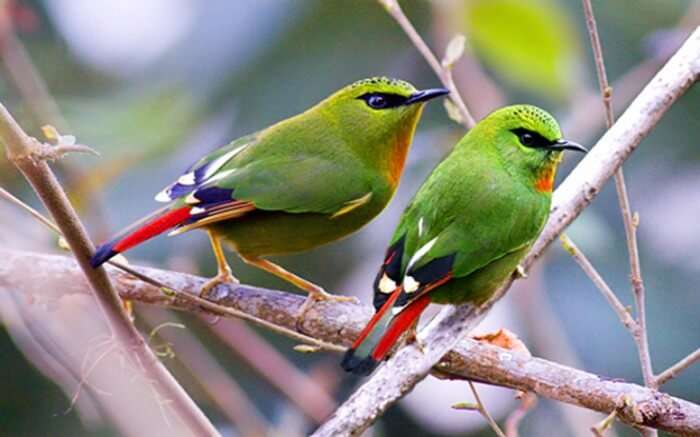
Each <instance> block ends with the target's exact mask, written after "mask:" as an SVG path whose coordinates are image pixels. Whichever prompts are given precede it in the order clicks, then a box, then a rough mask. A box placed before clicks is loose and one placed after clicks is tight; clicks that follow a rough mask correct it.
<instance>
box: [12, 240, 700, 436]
mask: <svg viewBox="0 0 700 437" xmlns="http://www.w3.org/2000/svg"><path fill="white" fill-rule="evenodd" d="M0 259H2V260H3V262H2V263H0V293H20V295H21V293H23V292H25V293H28V294H32V293H41V294H42V295H44V297H45V298H46V299H52V298H54V296H56V295H60V296H64V295H65V294H66V293H89V289H88V286H87V284H86V282H85V279H84V277H83V276H82V275H81V271H80V270H79V268H78V266H77V265H76V263H75V261H74V260H72V259H70V258H68V257H65V256H57V255H43V254H36V253H29V252H16V251H7V250H0ZM27 266H32V269H33V270H34V271H36V272H41V274H40V275H26V269H27ZM133 268H134V269H136V270H138V271H140V272H142V273H144V274H146V275H148V276H149V277H151V278H154V279H156V280H157V281H159V282H162V283H168V284H171V286H173V287H175V288H177V289H179V290H182V292H183V293H191V294H197V293H199V290H200V289H201V286H202V284H204V282H206V279H205V278H199V277H195V276H192V275H188V274H184V273H178V272H168V271H163V270H158V269H151V268H144V267H136V266H134V267H133ZM108 271H109V272H110V275H111V276H112V278H113V279H114V281H115V284H116V285H117V289H118V290H119V292H120V294H121V296H122V298H124V299H129V300H133V301H135V302H140V303H145V304H155V305H160V306H165V307H168V308H171V309H176V310H181V311H189V312H198V313H205V314H212V315H221V313H220V312H210V311H209V310H208V309H206V308H203V307H201V306H200V305H197V304H195V303H194V302H193V301H190V300H187V299H183V298H181V297H178V296H177V295H175V296H173V295H170V296H169V295H166V294H164V293H163V292H162V291H161V289H160V288H158V287H156V286H153V285H150V284H146V283H144V282H142V281H137V280H134V279H133V278H132V276H131V275H129V274H127V273H124V272H121V271H119V270H117V269H116V268H113V267H108ZM216 299H217V302H216V303H217V304H219V305H223V306H228V307H232V308H235V309H237V310H239V311H244V312H246V313H248V314H250V315H252V316H255V317H257V318H260V319H265V320H267V321H268V322H271V323H275V324H277V325H279V326H283V327H285V328H288V329H294V327H295V326H296V321H297V320H296V315H297V313H298V310H299V307H300V306H301V305H302V303H303V302H304V296H302V295H297V294H290V293H283V292H279V291H275V290H267V289H260V288H254V287H249V286H244V285H240V286H237V287H236V286H224V285H222V286H220V287H219V288H218V289H217V293H216ZM371 313H372V310H371V308H370V307H369V306H363V305H359V304H354V303H346V302H320V303H318V304H316V305H314V306H313V308H312V309H311V310H310V311H309V312H308V313H307V316H306V323H305V324H304V329H305V331H307V332H308V334H309V335H312V336H313V337H315V338H317V339H319V340H322V341H325V342H329V343H334V344H337V345H339V347H340V346H347V345H349V344H350V343H351V342H352V341H353V339H354V338H355V336H356V335H358V334H359V332H360V331H361V329H362V328H363V327H364V325H365V324H366V323H367V321H368V320H369V318H370V316H371ZM221 316H222V317H230V316H229V315H227V314H223V315H221ZM425 346H428V345H427V344H426V345H425ZM433 373H434V374H435V375H436V376H439V377H448V378H457V379H463V380H472V381H477V382H483V383H488V384H494V385H499V386H503V387H508V388H511V389H514V390H521V391H526V392H532V393H534V394H536V395H538V396H540V397H544V398H549V399H553V400H557V401H560V402H564V403H568V404H572V405H576V406H579V407H584V408H588V409H591V410H595V411H598V412H601V413H604V414H609V413H611V412H612V411H614V410H615V409H619V410H620V412H619V415H618V418H619V419H620V420H621V421H623V422H625V423H629V424H634V425H645V426H654V427H658V428H659V429H664V430H667V431H669V432H674V433H677V434H691V435H692V434H693V433H695V434H698V433H700V405H696V404H693V403H690V402H687V401H684V400H682V399H679V398H675V397H671V396H669V395H667V394H664V393H659V392H657V391H654V390H650V389H648V388H645V387H641V386H639V385H636V384H631V383H626V382H623V381H620V380H615V379H610V378H605V377H601V376H597V375H593V374H591V373H588V372H584V371H580V370H576V369H573V368H571V367H567V366H563V365H560V364H556V363H553V362H551V361H547V360H543V359H540V358H532V357H529V356H528V355H527V354H524V353H518V352H515V351H510V350H504V349H501V348H499V347H496V346H493V345H490V344H487V343H485V342H478V341H474V340H472V339H468V338H465V339H463V340H462V341H461V342H459V344H458V345H457V346H456V347H455V348H454V349H453V350H452V351H451V352H450V353H448V354H447V355H446V356H444V357H443V359H442V361H441V362H440V363H439V364H438V365H437V366H436V367H435V368H434V369H433ZM621 393H624V394H626V395H627V396H628V397H629V399H630V402H628V403H627V404H625V405H624V406H620V401H619V398H620V394H621ZM378 395H381V396H383V394H382V393H381V392H379V393H378Z"/></svg>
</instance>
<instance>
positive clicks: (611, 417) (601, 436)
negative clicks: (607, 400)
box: [591, 410, 617, 437]
mask: <svg viewBox="0 0 700 437" xmlns="http://www.w3.org/2000/svg"><path fill="white" fill-rule="evenodd" d="M616 417H617V410H615V411H613V412H612V413H610V414H608V415H607V416H606V417H605V419H603V420H601V421H600V422H598V423H596V424H595V425H593V426H592V427H591V432H592V433H593V435H594V436H595V437H605V432H606V431H607V430H608V429H610V427H611V426H612V424H613V423H615V418H616Z"/></svg>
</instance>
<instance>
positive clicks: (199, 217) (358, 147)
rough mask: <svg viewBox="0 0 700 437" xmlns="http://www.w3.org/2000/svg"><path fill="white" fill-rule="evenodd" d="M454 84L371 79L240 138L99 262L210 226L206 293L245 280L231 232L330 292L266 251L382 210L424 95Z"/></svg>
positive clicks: (260, 261)
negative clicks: (420, 86)
mask: <svg viewBox="0 0 700 437" xmlns="http://www.w3.org/2000/svg"><path fill="white" fill-rule="evenodd" d="M445 94H447V90H445V89H442V88H437V89H426V90H421V91H419V90H417V89H416V88H415V87H414V86H413V85H411V84H409V83H408V82H404V81H401V80H396V79H388V78H384V77H375V78H370V79H364V80H360V81H358V82H355V83H353V84H351V85H348V86H346V87H344V88H342V89H341V90H339V91H337V92H336V93H334V94H333V95H331V96H330V97H328V98H326V99H325V100H323V101H321V102H320V103H318V104H317V105H316V106H313V107H312V108H310V109H308V110H307V111H305V112H303V113H301V114H299V115H296V116H294V117H291V118H289V119H286V120H283V121H281V122H279V123H276V124H274V125H272V126H270V127H268V128H266V129H263V130H261V131H259V132H257V133H254V134H252V135H247V136H244V137H241V138H239V139H237V140H234V141H232V142H231V143H230V144H228V145H227V146H224V147H221V148H220V149H217V150H215V151H214V152H212V153H210V154H208V155H206V156H204V157H203V158H202V159H200V160H199V161H197V162H196V163H195V164H194V165H192V166H191V167H190V168H189V169H188V170H187V171H186V172H185V173H184V174H182V175H181V176H180V177H179V178H178V179H177V180H176V181H175V182H173V183H172V184H170V185H169V186H167V187H166V188H165V189H164V190H163V191H161V192H160V193H159V194H158V195H157V196H156V200H157V201H159V202H165V203H167V204H168V205H167V206H166V207H165V208H163V209H161V210H159V211H157V212H156V213H154V214H152V215H151V216H149V217H147V218H146V219H143V220H141V221H140V222H139V223H137V225H134V226H132V227H131V229H130V230H128V231H126V232H123V233H122V234H121V235H119V236H118V237H116V238H114V239H113V240H111V241H109V242H107V243H105V244H103V245H101V246H100V247H99V248H98V249H97V251H96V253H95V254H94V256H93V258H92V265H93V266H95V267H96V266H99V265H101V264H102V263H104V262H106V261H107V260H109V259H110V258H112V257H113V256H115V255H116V254H118V253H122V252H124V251H126V250H128V249H131V248H132V247H134V246H136V245H138V244H140V243H142V242H144V241H146V240H148V239H150V238H152V237H154V236H156V235H158V234H161V233H163V232H165V231H168V230H171V232H170V234H171V235H172V234H179V233H182V232H186V231H189V230H191V229H204V230H206V231H207V232H208V234H209V238H210V240H211V245H212V248H213V250H214V255H215V256H216V260H217V266H218V274H217V275H216V277H214V278H213V279H211V280H210V281H208V282H207V283H206V284H205V285H204V286H203V288H202V293H201V295H202V296H204V297H206V296H207V295H208V293H209V292H210V291H211V290H212V289H213V288H214V287H216V286H217V285H218V284H221V283H223V282H234V283H237V282H238V281H237V280H236V278H235V277H234V276H233V275H232V273H231V269H230V267H229V265H228V263H227V262H226V258H225V256H224V253H223V250H222V241H223V242H225V243H227V244H228V245H229V246H230V247H231V248H233V250H235V251H236V252H237V253H238V255H239V256H240V257H241V258H242V259H243V260H244V261H245V262H246V263H248V264H250V265H253V266H256V267H258V268H261V269H263V270H265V271H267V272H269V273H272V274H273V275H276V276H278V277H280V278H283V279H285V280H287V281H289V282H291V283H292V284H294V285H295V286H297V287H299V288H301V289H303V290H305V291H307V292H308V293H309V296H310V297H312V298H315V299H325V298H328V297H329V296H331V295H329V294H327V293H326V292H325V291H324V290H323V289H322V288H321V287H319V286H317V285H315V284H313V283H312V282H309V281H307V280H305V279H303V278H301V277H299V276H297V275H295V274H293V273H291V272H289V271H287V270H285V269H283V268H282V267H280V266H278V265H276V264H274V263H273V262H271V261H269V260H267V259H265V258H264V257H266V256H270V255H283V254H289V253H294V252H301V251H306V250H309V249H313V248H315V247H317V246H320V245H322V244H325V243H328V242H331V241H335V240H338V239H340V238H342V237H345V236H347V235H349V234H351V233H353V232H355V231H357V230H358V229H360V228H361V227H362V226H363V225H365V224H367V223H368V222H369V221H370V220H372V219H373V218H374V217H375V216H377V215H378V214H379V213H380V212H381V211H382V210H383V209H384V207H385V206H386V205H387V204H388V203H389V201H390V200H391V198H392V196H393V194H394V192H395V191H396V187H397V185H398V183H399V178H400V176H401V173H402V171H403V167H404V162H405V160H406V154H407V153H408V150H409V147H410V144H411V141H412V139H413V135H414V132H415V130H416V125H417V123H418V120H419V118H420V115H421V113H422V109H423V106H424V104H425V103H426V102H427V101H428V100H430V99H433V98H435V97H438V96H442V95H445ZM339 299H340V298H339ZM309 303H310V300H309V299H307V301H306V304H307V305H308V304H309ZM307 305H305V306H304V308H306V306H307ZM302 314H303V309H302Z"/></svg>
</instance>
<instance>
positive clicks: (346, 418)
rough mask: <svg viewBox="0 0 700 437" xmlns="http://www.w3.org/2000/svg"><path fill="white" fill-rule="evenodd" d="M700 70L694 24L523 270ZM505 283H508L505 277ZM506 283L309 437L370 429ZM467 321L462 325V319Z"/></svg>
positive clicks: (398, 357)
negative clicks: (482, 303)
mask: <svg viewBox="0 0 700 437" xmlns="http://www.w3.org/2000/svg"><path fill="white" fill-rule="evenodd" d="M698 75H700V29H698V30H696V31H695V32H694V33H693V34H692V35H691V36H690V37H689V38H688V40H687V41H686V42H685V43H684V44H683V46H682V47H681V48H680V49H679V51H678V52H677V53H676V54H675V55H674V56H673V57H672V58H671V60H670V61H669V62H668V63H667V64H666V66H664V67H663V68H662V69H661V71H660V72H659V73H658V74H657V75H656V76H655V78H654V79H653V80H652V81H651V82H650V83H649V84H648V85H647V86H646V87H645V88H644V90H643V91H642V92H641V93H640V94H639V96H638V97H637V98H636V99H635V100H634V101H633V102H632V103H631V104H630V106H629V108H628V109H627V110H626V111H625V113H624V114H623V115H622V116H621V117H620V120H619V121H618V123H616V124H615V125H614V126H613V127H612V128H610V129H609V130H608V131H607V132H606V133H605V135H603V137H602V138H601V139H600V140H599V141H598V143H597V145H596V146H595V147H594V148H593V149H592V150H591V152H589V153H588V155H587V156H586V157H585V158H584V159H583V160H582V161H581V163H580V164H579V165H578V166H577V167H576V168H575V169H574V170H573V171H572V172H571V174H570V175H569V176H568V177H567V178H566V179H565V180H564V182H563V183H562V184H561V185H560V186H559V188H558V189H557V190H556V192H555V193H554V196H553V201H552V213H551V214H550V217H549V220H548V222H547V224H546V225H545V228H544V230H543V232H542V234H541V235H540V237H539V239H538V240H537V242H535V244H534V246H533V248H532V250H531V252H530V254H529V255H528V256H527V257H526V258H525V260H524V261H523V263H522V264H523V266H524V267H525V268H527V267H529V266H530V265H531V264H532V263H533V262H534V261H535V260H537V258H539V257H540V256H541V255H542V253H543V251H544V249H545V248H546V247H547V246H548V245H549V244H550V243H551V242H552V241H553V240H554V238H556V237H557V235H559V234H560V233H561V232H562V231H563V229H564V228H565V227H566V226H567V225H568V224H569V223H571V221H573V220H574V219H575V218H576V217H577V216H578V215H579V214H580V213H581V211H583V209H584V208H585V207H586V206H588V205H589V204H590V203H591V201H592V200H593V199H594V198H595V196H596V195H597V194H598V193H599V192H600V190H601V189H602V187H603V185H604V184H605V182H606V181H607V180H608V179H609V178H610V177H611V176H612V175H613V174H614V172H615V171H617V169H618V168H619V167H620V166H621V165H622V163H623V162H624V161H625V160H626V159H627V157H628V156H629V155H630V154H631V153H632V152H633V151H634V150H635V149H636V147H637V146H638V145H639V143H640V142H641V140H642V139H643V138H644V137H645V136H646V135H648V133H649V132H651V131H652V130H653V128H654V127H655V126H656V124H657V123H658V121H659V120H660V119H661V117H662V116H663V114H664V113H665V112H666V111H667V110H668V109H669V108H670V107H671V105H672V104H673V103H674V102H675V100H676V99H678V98H679V97H680V96H681V95H683V94H684V93H685V92H686V91H687V90H688V88H690V86H691V85H692V84H693V83H695V81H696V80H697V78H698ZM511 282H512V281H511ZM509 285H510V283H507V284H505V285H504V287H503V288H502V289H501V290H500V291H499V292H497V293H496V294H495V295H494V296H493V298H492V299H490V300H489V301H488V302H486V303H485V304H484V305H482V306H480V307H478V308H477V309H474V308H473V307H469V306H461V307H457V308H447V309H445V310H444V311H443V312H441V313H440V314H439V315H438V316H437V317H436V318H435V319H433V321H432V322H431V323H430V324H428V326H427V327H426V328H424V329H423V331H422V332H421V334H420V335H419V339H420V340H421V342H422V343H423V344H424V345H425V346H424V347H423V348H422V349H421V348H418V347H417V346H415V345H408V346H406V347H404V348H402V349H400V350H399V351H398V352H397V353H396V354H395V355H394V356H393V357H392V358H390V359H389V360H388V361H387V362H386V364H384V365H383V366H382V367H380V368H379V369H378V370H377V371H376V372H375V373H374V375H373V376H372V377H371V378H370V379H369V380H368V381H367V382H365V384H363V385H362V386H361V387H360V388H359V389H358V390H357V391H356V392H355V393H354V394H353V395H352V396H351V397H350V398H349V399H348V400H347V401H346V402H345V403H344V404H343V405H341V406H340V408H338V410H336V412H335V413H334V415H333V416H331V418H330V419H329V420H328V421H327V422H326V423H325V424H324V425H323V426H322V427H321V428H320V429H319V430H317V433H316V435H319V436H322V435H347V434H356V433H360V432H361V431H362V430H364V429H366V428H367V427H369V426H370V425H371V424H372V423H373V422H374V421H375V420H376V419H377V417H379V416H380V415H381V414H382V413H383V412H384V411H386V409H387V408H388V407H389V406H390V405H392V404H393V403H394V402H395V401H396V400H398V399H400V398H401V397H403V396H404V395H405V394H406V393H407V392H409V391H410V390H411V389H412V388H413V387H414V386H415V384H417V383H418V382H420V381H421V380H422V379H423V378H425V376H426V375H427V373H428V372H429V370H430V369H431V368H432V367H433V365H434V364H436V363H437V362H438V361H439V360H440V358H441V357H442V356H443V355H444V354H445V353H447V351H449V350H450V349H452V348H453V347H454V346H455V345H456V344H457V342H458V341H459V339H460V338H462V337H463V336H464V335H465V334H466V332H467V331H468V330H469V329H471V328H472V327H473V322H474V321H475V318H476V317H477V316H479V315H483V314H485V313H486V312H487V311H488V309H489V308H490V307H491V305H492V304H493V303H494V302H495V301H497V300H498V299H500V297H502V295H503V294H504V293H505V291H506V290H507V289H508V287H509ZM467 320H468V321H471V322H472V323H469V324H467V323H465V321H467Z"/></svg>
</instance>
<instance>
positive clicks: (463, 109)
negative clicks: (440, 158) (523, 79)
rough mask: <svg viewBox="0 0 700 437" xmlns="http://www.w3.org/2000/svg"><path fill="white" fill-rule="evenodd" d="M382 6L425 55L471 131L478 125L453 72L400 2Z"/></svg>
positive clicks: (391, 0) (390, 1)
mask: <svg viewBox="0 0 700 437" xmlns="http://www.w3.org/2000/svg"><path fill="white" fill-rule="evenodd" d="M378 1H379V3H381V5H382V6H384V8H385V9H386V10H387V12H388V13H389V15H391V16H392V17H393V18H394V20H396V22H397V23H398V24H399V26H401V28H402V29H403V31H404V32H406V35H407V36H408V38H409V39H410V40H411V42H412V43H413V45H415V46H416V48H417V49H418V51H419V52H420V53H421V54H422V55H423V57H424V58H425V60H426V61H428V64H429V65H430V67H431V68H432V69H433V71H434V72H435V74H436V75H437V76H438V78H440V81H441V82H442V84H443V85H445V88H447V89H448V90H449V91H450V99H451V100H452V101H453V102H454V103H455V105H456V106H457V109H458V110H459V113H460V115H461V118H462V123H463V124H464V126H465V127H466V128H467V129H471V128H472V127H474V125H475V124H476V120H474V117H473V116H472V114H471V112H469V109H468V108H467V105H466V104H465V103H464V100H462V96H461V95H460V94H459V91H458V90H457V86H456V85H455V82H454V79H453V77H452V70H451V69H450V68H447V67H443V66H442V65H441V64H440V61H438V58H437V57H436V56H435V55H434V54H433V52H432V51H431V50H430V47H428V45H427V44H426V43H425V41H424V40H423V38H422V37H421V36H420V35H419V34H418V32H417V31H416V28H415V27H413V24H412V23H411V21H410V20H409V19H408V18H407V17H406V15H405V14H404V12H403V10H402V9H401V5H399V2H398V0H378Z"/></svg>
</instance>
